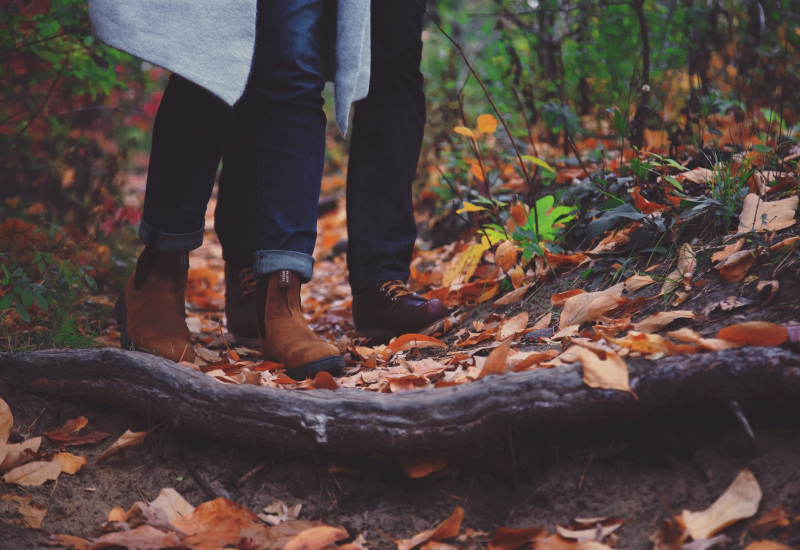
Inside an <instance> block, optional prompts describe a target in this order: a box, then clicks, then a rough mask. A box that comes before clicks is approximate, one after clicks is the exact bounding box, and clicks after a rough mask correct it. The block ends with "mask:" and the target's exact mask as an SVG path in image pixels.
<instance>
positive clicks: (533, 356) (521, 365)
mask: <svg viewBox="0 0 800 550" xmlns="http://www.w3.org/2000/svg"><path fill="white" fill-rule="evenodd" d="M519 355H521V356H522V357H520V359H519V361H509V366H510V367H511V370H512V371H514V372H521V371H524V370H525V369H528V368H530V367H532V366H534V365H538V364H539V363H543V362H545V361H550V360H551V359H554V358H555V357H557V356H558V350H554V349H548V350H545V351H538V352H537V351H531V352H523V353H520V354H519ZM516 357H517V356H516V355H515V356H514V358H515V359H516Z"/></svg>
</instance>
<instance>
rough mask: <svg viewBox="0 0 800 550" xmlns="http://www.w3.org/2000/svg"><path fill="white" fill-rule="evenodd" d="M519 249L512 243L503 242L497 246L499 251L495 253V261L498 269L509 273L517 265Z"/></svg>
mask: <svg viewBox="0 0 800 550" xmlns="http://www.w3.org/2000/svg"><path fill="white" fill-rule="evenodd" d="M518 255H519V249H518V248H517V246H516V245H515V244H514V243H512V242H511V241H503V242H501V243H500V244H499V245H497V251H496V252H495V253H494V261H495V263H496V264H497V267H499V268H500V269H502V270H503V271H505V272H506V273H508V272H509V271H510V270H511V269H513V268H514V266H515V265H517V256H518Z"/></svg>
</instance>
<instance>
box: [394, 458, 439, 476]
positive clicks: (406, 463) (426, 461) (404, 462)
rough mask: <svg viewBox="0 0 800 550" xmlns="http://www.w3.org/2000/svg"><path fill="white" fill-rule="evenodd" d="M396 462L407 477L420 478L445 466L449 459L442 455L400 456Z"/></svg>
mask: <svg viewBox="0 0 800 550" xmlns="http://www.w3.org/2000/svg"><path fill="white" fill-rule="evenodd" d="M397 462H398V463H399V464H400V466H401V467H402V468H403V470H404V471H405V472H406V475H407V476H408V478H409V479H421V478H423V477H428V476H429V475H431V474H432V473H434V472H438V471H440V470H444V469H445V468H447V465H448V463H449V461H448V460H447V458H446V457H443V456H422V457H419V456H416V457H401V458H398V459H397Z"/></svg>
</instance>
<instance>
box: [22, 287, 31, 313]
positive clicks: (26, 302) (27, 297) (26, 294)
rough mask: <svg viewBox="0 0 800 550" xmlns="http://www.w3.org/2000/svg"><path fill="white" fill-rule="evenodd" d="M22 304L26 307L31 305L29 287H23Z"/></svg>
mask: <svg viewBox="0 0 800 550" xmlns="http://www.w3.org/2000/svg"><path fill="white" fill-rule="evenodd" d="M22 305H23V306H25V307H26V308H27V307H31V306H32V305H33V291H31V287H29V286H28V287H25V290H24V291H23V292H22Z"/></svg>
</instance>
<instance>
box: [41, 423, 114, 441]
mask: <svg viewBox="0 0 800 550" xmlns="http://www.w3.org/2000/svg"><path fill="white" fill-rule="evenodd" d="M88 423H89V420H88V419H87V418H85V417H83V416H79V417H77V418H73V419H71V420H68V421H67V422H65V423H64V424H63V425H62V426H59V427H58V428H56V429H55V430H52V431H50V432H45V433H44V434H43V435H45V436H46V437H47V438H48V439H50V441H52V442H53V443H56V444H58V445H60V446H61V447H68V446H78V445H87V444H91V443H98V442H100V441H102V440H104V439H105V438H107V437H108V436H109V434H107V433H106V432H102V431H99V430H96V431H94V432H89V433H87V434H80V433H79V432H80V431H81V430H82V429H83V428H84V427H85V426H86V424H88Z"/></svg>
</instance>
